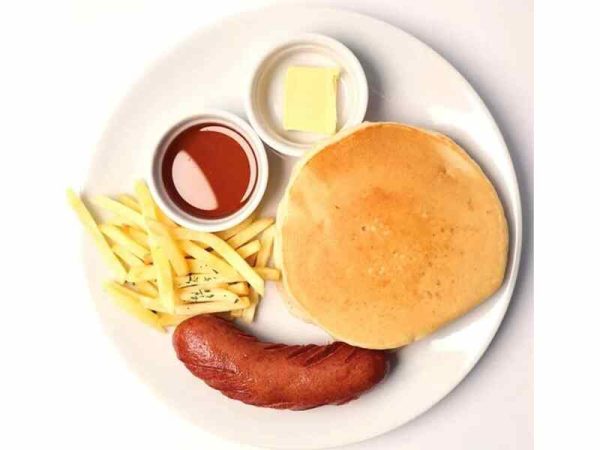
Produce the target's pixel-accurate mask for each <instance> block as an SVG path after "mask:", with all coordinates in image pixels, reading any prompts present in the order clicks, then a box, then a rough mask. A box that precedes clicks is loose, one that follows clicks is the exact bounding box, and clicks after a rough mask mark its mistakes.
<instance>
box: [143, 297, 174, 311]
mask: <svg viewBox="0 0 600 450" xmlns="http://www.w3.org/2000/svg"><path fill="white" fill-rule="evenodd" d="M139 300H140V303H141V304H142V306H143V307H144V308H146V309H151V310H152V311H156V312H159V313H165V314H170V312H169V308H167V307H166V306H165V305H163V303H162V302H161V301H160V299H158V298H151V297H146V296H142V297H140V298H139Z"/></svg>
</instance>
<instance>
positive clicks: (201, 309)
mask: <svg viewBox="0 0 600 450" xmlns="http://www.w3.org/2000/svg"><path fill="white" fill-rule="evenodd" d="M249 305H250V300H249V299H248V297H241V298H239V299H238V302H237V303H231V302H206V303H186V304H184V305H177V306H176V307H175V314H177V315H182V316H183V315H197V314H211V313H217V312H225V311H235V310H236V309H244V308H247V307H248V306H249Z"/></svg>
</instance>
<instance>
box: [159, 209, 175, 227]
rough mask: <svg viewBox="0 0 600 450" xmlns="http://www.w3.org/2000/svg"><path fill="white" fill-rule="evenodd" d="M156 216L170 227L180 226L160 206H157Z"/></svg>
mask: <svg viewBox="0 0 600 450" xmlns="http://www.w3.org/2000/svg"><path fill="white" fill-rule="evenodd" d="M156 218H157V219H158V220H159V221H160V222H161V223H162V224H164V225H166V226H167V227H169V228H175V227H178V226H179V225H177V224H176V223H175V222H173V221H172V220H171V219H170V218H169V217H168V216H167V215H166V214H165V213H164V212H162V211H161V210H160V208H159V207H158V206H157V207H156Z"/></svg>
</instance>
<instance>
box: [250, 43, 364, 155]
mask: <svg viewBox="0 0 600 450" xmlns="http://www.w3.org/2000/svg"><path fill="white" fill-rule="evenodd" d="M292 65H301V66H324V67H333V66H337V67H339V68H340V78H339V82H338V95H337V116H338V124H337V131H338V132H339V131H341V130H343V129H346V128H349V127H353V126H355V125H358V124H359V123H361V122H362V121H363V119H364V117H365V113H366V112H367V103H368V101H369V89H368V86H367V77H366V76H365V72H364V70H363V68H362V66H361V65H360V62H359V61H358V59H357V58H356V56H354V54H353V53H352V52H351V51H350V50H349V49H348V48H347V47H346V46H344V45H343V44H341V43H340V42H338V41H336V40H335V39H332V38H330V37H327V36H323V35H320V34H313V33H307V34H302V35H299V36H297V37H294V38H292V39H287V40H285V41H284V42H279V43H277V44H276V45H275V46H273V47H271V48H270V49H269V50H267V52H266V53H265V55H264V56H263V57H262V58H261V59H260V61H259V62H258V64H257V66H256V69H255V70H254V72H253V74H252V78H251V80H250V83H249V86H248V89H247V94H246V98H245V108H246V115H247V116H248V119H249V120H250V124H252V127H253V128H254V129H255V130H256V132H257V133H258V135H259V136H260V137H261V139H262V140H263V141H265V143H266V144H268V145H269V146H270V147H271V148H273V149H274V150H276V151H278V152H280V153H283V154H285V155H291V156H302V155H303V154H304V153H305V152H306V151H307V150H309V149H311V148H312V147H313V146H314V145H316V144H318V143H319V142H322V141H324V140H326V139H329V138H330V137H331V136H327V135H322V134H317V133H307V132H303V131H290V130H285V129H284V128H283V104H284V79H285V74H286V71H287V68H288V67H289V66H292Z"/></svg>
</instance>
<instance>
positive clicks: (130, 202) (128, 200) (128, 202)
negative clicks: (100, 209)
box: [118, 194, 142, 213]
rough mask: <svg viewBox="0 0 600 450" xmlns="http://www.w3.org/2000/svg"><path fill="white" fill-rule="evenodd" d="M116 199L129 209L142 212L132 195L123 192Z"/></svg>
mask: <svg viewBox="0 0 600 450" xmlns="http://www.w3.org/2000/svg"><path fill="white" fill-rule="evenodd" d="M118 199H119V201H120V202H121V203H123V204H124V205H125V206H127V207H128V208H129V209H133V210H134V211H135V212H139V213H141V212H142V208H140V205H139V204H138V202H137V201H136V200H135V199H134V198H133V197H131V196H129V195H127V194H123V195H119V197H118Z"/></svg>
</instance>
